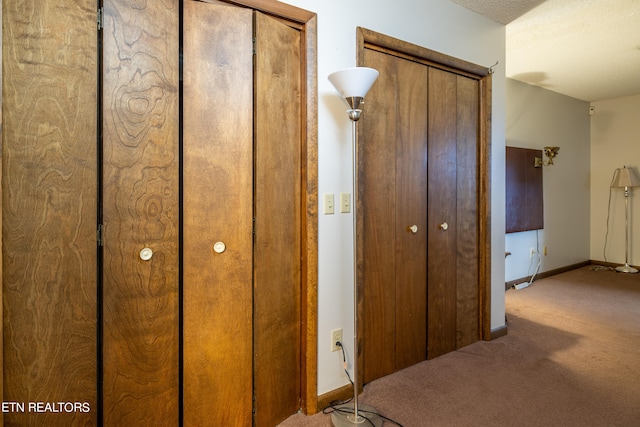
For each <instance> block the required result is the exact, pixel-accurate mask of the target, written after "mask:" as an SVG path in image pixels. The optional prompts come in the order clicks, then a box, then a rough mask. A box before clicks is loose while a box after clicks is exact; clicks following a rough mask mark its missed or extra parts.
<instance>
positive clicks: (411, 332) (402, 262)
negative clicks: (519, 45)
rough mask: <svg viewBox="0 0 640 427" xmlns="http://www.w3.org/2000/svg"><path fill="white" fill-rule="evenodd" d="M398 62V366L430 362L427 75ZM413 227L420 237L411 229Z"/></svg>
mask: <svg viewBox="0 0 640 427" xmlns="http://www.w3.org/2000/svg"><path fill="white" fill-rule="evenodd" d="M396 61H397V62H398V75H399V76H401V78H400V79H398V86H397V90H398V100H399V101H400V103H399V104H398V106H397V108H398V117H397V120H398V127H397V130H398V132H397V133H396V156H395V157H396V162H397V163H396V187H397V190H396V224H395V225H396V328H395V329H396V363H395V370H396V371H397V370H400V369H403V368H406V367H407V366H411V365H414V364H416V363H418V362H421V361H423V360H425V359H426V357H427V346H426V339H427V286H426V283H427V263H426V262H425V259H426V257H427V232H428V229H427V221H426V218H427V197H426V195H427V160H428V159H427V138H428V134H427V115H426V114H425V110H426V106H427V105H428V81H429V75H428V73H429V70H428V68H427V67H425V66H424V65H422V64H418V63H416V62H412V61H407V60H401V59H396ZM413 225H415V226H416V227H417V229H416V231H415V232H413V231H411V229H410V227H412V226H413Z"/></svg>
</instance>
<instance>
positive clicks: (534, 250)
mask: <svg viewBox="0 0 640 427" xmlns="http://www.w3.org/2000/svg"><path fill="white" fill-rule="evenodd" d="M535 253H536V248H531V250H530V251H529V258H533V254H535Z"/></svg>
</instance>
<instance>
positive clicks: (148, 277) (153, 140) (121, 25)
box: [102, 0, 179, 426]
mask: <svg viewBox="0 0 640 427" xmlns="http://www.w3.org/2000/svg"><path fill="white" fill-rule="evenodd" d="M177 5H178V2H177V1H163V2H145V3H133V2H129V1H125V0H105V2H104V11H105V24H104V27H105V28H104V30H103V33H104V59H103V67H104V68H103V76H104V80H103V82H104V83H103V95H104V99H103V105H102V107H103V114H104V115H103V156H104V159H103V223H104V234H103V236H104V272H103V273H104V274H103V310H104V313H103V316H104V317H103V347H104V352H103V354H104V356H103V357H104V374H103V378H104V384H103V394H104V424H105V425H110V426H111V425H112V426H115V425H141V424H144V425H167V424H172V425H177V422H178V391H179V390H178V366H179V364H178V344H179V339H178V237H179V236H178V219H179V209H178V206H179V205H178V176H179V173H178V79H179V73H178V61H177V55H176V52H177V50H178V16H179V10H178V8H177Z"/></svg>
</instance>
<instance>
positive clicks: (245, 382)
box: [182, 1, 253, 426]
mask: <svg viewBox="0 0 640 427" xmlns="http://www.w3.org/2000/svg"><path fill="white" fill-rule="evenodd" d="M252 21H253V17H252V11H251V10H250V9H243V8H237V7H230V6H224V5H217V4H216V5H213V4H206V3H201V2H195V1H186V2H185V3H184V35H183V39H184V45H183V57H184V71H183V75H184V82H183V90H184V97H183V211H184V217H183V259H182V262H183V275H184V285H183V298H184V301H183V307H184V313H183V316H184V320H183V322H184V323H183V324H184V332H183V334H184V338H183V339H184V344H183V345H184V350H183V352H184V353H183V354H184V355H183V358H184V423H185V425H187V426H201V425H208V424H210V423H211V422H212V417H215V419H216V423H217V424H219V425H228V426H246V425H251V411H252V402H251V395H252V379H251V376H252V356H251V355H252V296H251V294H252V243H253V242H252V241H253V232H252V228H253V224H252V223H253V176H252V170H253V55H252V51H253V45H252V36H253V30H252V26H253V22H252ZM216 242H223V243H224V244H225V246H226V250H224V252H222V253H216V252H215V251H214V244H215V243H216Z"/></svg>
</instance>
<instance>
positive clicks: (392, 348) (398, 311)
mask: <svg viewBox="0 0 640 427" xmlns="http://www.w3.org/2000/svg"><path fill="white" fill-rule="evenodd" d="M365 63H366V65H367V66H370V67H373V68H376V69H377V70H379V71H380V77H379V78H378V80H377V81H376V83H375V85H374V86H373V87H372V89H371V91H370V92H369V94H368V95H367V104H366V108H365V111H364V113H363V119H362V123H361V126H362V129H363V130H362V136H361V144H360V147H361V148H360V150H361V156H360V157H361V158H363V159H364V161H362V162H361V163H360V174H361V175H360V176H361V182H362V185H361V186H360V187H361V190H360V195H359V199H360V200H361V204H362V207H363V209H362V211H363V212H364V213H363V214H362V215H361V217H360V218H362V221H363V222H364V225H363V248H364V257H362V261H361V262H362V263H363V271H364V273H363V285H362V286H363V288H364V297H363V298H364V306H363V311H364V313H363V318H364V324H365V328H364V340H363V344H362V345H363V349H364V358H363V362H364V381H365V382H368V381H371V380H373V379H375V378H379V377H381V376H384V375H387V374H390V373H392V372H395V371H397V370H399V369H402V368H404V367H407V366H410V365H413V364H415V363H417V362H419V361H421V360H424V359H425V358H426V325H427V324H426V315H427V313H426V262H425V259H426V236H427V227H426V225H427V224H426V210H427V205H426V203H427V199H426V193H427V175H426V167H427V150H426V148H427V115H426V113H425V111H426V105H427V82H428V68H427V67H425V66H424V65H421V64H417V63H415V62H411V61H407V60H405V59H402V58H398V57H395V56H392V55H387V54H385V53H381V52H376V51H373V50H367V51H365ZM412 225H416V226H417V232H416V233H413V232H411V231H410V227H411V226H412Z"/></svg>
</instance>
